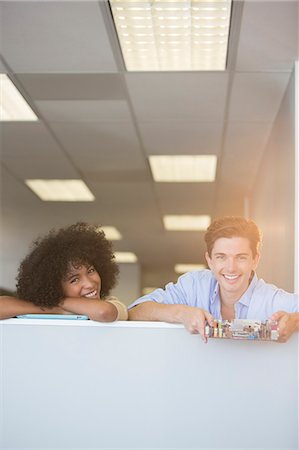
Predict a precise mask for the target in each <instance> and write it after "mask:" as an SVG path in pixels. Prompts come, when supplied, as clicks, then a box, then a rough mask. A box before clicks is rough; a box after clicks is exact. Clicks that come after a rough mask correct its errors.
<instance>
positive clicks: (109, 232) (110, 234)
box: [99, 226, 122, 241]
mask: <svg viewBox="0 0 299 450" xmlns="http://www.w3.org/2000/svg"><path fill="white" fill-rule="evenodd" d="M99 231H104V233H105V236H106V238H107V239H108V240H110V241H118V240H120V239H122V235H121V234H120V232H119V231H118V230H117V229H116V228H115V227H111V226H106V227H99Z"/></svg>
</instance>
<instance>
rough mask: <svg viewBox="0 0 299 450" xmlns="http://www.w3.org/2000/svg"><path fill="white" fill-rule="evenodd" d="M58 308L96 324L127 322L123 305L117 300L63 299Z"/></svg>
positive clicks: (126, 314)
mask: <svg viewBox="0 0 299 450" xmlns="http://www.w3.org/2000/svg"><path fill="white" fill-rule="evenodd" d="M60 306H61V307H62V308H63V309H64V310H65V311H68V312H71V313H74V314H84V315H86V316H88V317H89V318H90V319H91V320H95V321H97V322H114V321H115V320H127V318H128V313H127V309H126V307H125V305H123V304H122V303H121V302H119V301H118V300H110V301H109V300H107V301H106V300H98V299H92V298H90V299H86V298H71V297H68V298H65V299H63V300H62V301H61V302H60Z"/></svg>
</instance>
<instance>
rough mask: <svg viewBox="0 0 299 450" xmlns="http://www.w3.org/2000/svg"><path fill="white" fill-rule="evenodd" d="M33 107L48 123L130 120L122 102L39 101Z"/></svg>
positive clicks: (124, 103) (128, 112) (125, 105)
mask: <svg viewBox="0 0 299 450" xmlns="http://www.w3.org/2000/svg"><path fill="white" fill-rule="evenodd" d="M35 105H36V107H37V110H38V111H40V113H41V114H42V116H43V117H44V118H45V119H46V120H47V121H49V122H98V121H103V122H117V121H130V120H131V113H130V110H129V108H128V105H127V103H126V102H125V101H122V100H56V101H55V100H39V101H36V102H35Z"/></svg>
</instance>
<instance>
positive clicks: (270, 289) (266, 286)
mask: <svg viewBox="0 0 299 450" xmlns="http://www.w3.org/2000/svg"><path fill="white" fill-rule="evenodd" d="M255 293H256V294H259V295H262V296H264V295H273V296H274V295H276V294H281V295H286V296H294V295H295V294H291V293H289V292H287V291H285V290H283V289H282V288H279V287H278V286H276V285H275V284H273V283H266V281H264V280H263V279H262V278H259V279H258V280H257V283H256V286H255Z"/></svg>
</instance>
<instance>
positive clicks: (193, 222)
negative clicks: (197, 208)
mask: <svg viewBox="0 0 299 450" xmlns="http://www.w3.org/2000/svg"><path fill="white" fill-rule="evenodd" d="M163 222H164V227H165V228H166V230H180V231H193V230H194V231H195V230H206V229H207V228H208V226H209V225H210V223H211V217H210V216H206V215H200V216H191V215H189V216H184V215H180V216H175V215H167V216H164V217H163Z"/></svg>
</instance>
